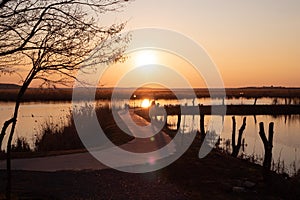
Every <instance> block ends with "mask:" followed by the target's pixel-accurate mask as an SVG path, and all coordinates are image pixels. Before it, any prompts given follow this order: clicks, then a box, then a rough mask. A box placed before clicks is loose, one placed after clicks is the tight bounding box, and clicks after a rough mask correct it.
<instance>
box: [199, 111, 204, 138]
mask: <svg viewBox="0 0 300 200" xmlns="http://www.w3.org/2000/svg"><path fill="white" fill-rule="evenodd" d="M204 118H205V115H204V114H200V133H201V136H203V137H204V136H205V128H204Z"/></svg>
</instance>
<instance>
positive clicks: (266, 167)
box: [259, 122, 274, 180]
mask: <svg viewBox="0 0 300 200" xmlns="http://www.w3.org/2000/svg"><path fill="white" fill-rule="evenodd" d="M273 135H274V123H273V122H271V123H270V124H269V139H267V137H266V134H265V130H264V123H263V122H261V123H259V136H260V138H261V140H262V142H263V144H264V149H265V157H264V162H263V175H264V178H265V180H266V179H268V178H269V173H270V169H271V162H272V148H273Z"/></svg>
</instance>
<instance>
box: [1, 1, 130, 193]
mask: <svg viewBox="0 0 300 200" xmlns="http://www.w3.org/2000/svg"><path fill="white" fill-rule="evenodd" d="M124 2H127V1H124V0H123V1H121V0H23V1H21V0H6V1H5V0H3V1H1V2H0V58H1V60H0V73H1V72H2V73H14V72H16V73H17V72H18V70H19V69H20V68H19V67H21V68H22V69H26V70H27V76H26V78H25V79H24V80H23V81H22V86H21V88H20V90H19V93H18V96H17V100H16V104H15V108H14V112H13V116H12V118H10V119H8V120H7V121H5V123H4V125H3V128H2V130H1V134H0V147H1V146H2V142H3V138H4V136H5V135H6V131H7V129H8V127H9V126H11V129H10V133H9V135H8V143H7V172H8V184H7V186H8V188H7V198H8V199H10V187H11V162H10V153H11V143H12V139H13V135H14V131H15V126H16V123H17V118H18V111H19V107H20V103H21V102H22V97H23V95H24V93H25V92H26V90H27V88H28V87H29V85H30V84H31V83H32V81H33V80H35V79H39V80H42V84H54V85H56V84H68V83H69V82H72V80H73V79H74V78H75V76H74V73H75V72H76V71H77V70H78V69H80V67H81V66H82V63H83V62H85V61H86V60H90V59H93V60H94V63H108V62H115V61H117V60H119V59H120V58H121V57H122V53H123V51H124V50H125V47H126V43H127V42H128V38H127V37H121V36H120V32H121V31H122V30H123V28H124V26H125V23H121V24H113V25H110V26H108V27H101V26H100V25H99V23H98V21H97V20H96V17H97V15H99V14H102V13H105V12H107V11H116V10H118V9H120V8H121V7H123V6H124V4H123V3H124ZM95 47H97V51H100V52H101V53H100V54H99V53H98V54H97V55H101V56H91V53H92V52H93V50H94V49H95Z"/></svg>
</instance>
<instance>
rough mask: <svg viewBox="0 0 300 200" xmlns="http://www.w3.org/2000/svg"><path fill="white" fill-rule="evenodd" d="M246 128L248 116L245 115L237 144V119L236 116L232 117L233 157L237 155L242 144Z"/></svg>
mask: <svg viewBox="0 0 300 200" xmlns="http://www.w3.org/2000/svg"><path fill="white" fill-rule="evenodd" d="M245 128H246V117H244V119H243V124H242V126H241V128H240V130H239V136H238V141H237V144H236V143H235V129H236V121H235V117H234V116H233V117H232V154H231V155H232V156H233V157H237V156H238V154H239V151H240V148H241V145H242V136H243V132H244V130H245Z"/></svg>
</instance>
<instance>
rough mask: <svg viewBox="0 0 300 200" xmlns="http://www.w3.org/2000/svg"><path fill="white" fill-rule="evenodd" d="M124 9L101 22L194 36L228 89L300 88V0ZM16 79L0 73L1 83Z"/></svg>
mask: <svg viewBox="0 0 300 200" xmlns="http://www.w3.org/2000/svg"><path fill="white" fill-rule="evenodd" d="M123 10H124V11H123V12H117V13H112V14H108V15H105V16H103V17H101V19H102V21H101V23H103V24H111V23H116V22H121V21H125V20H128V24H127V27H126V30H134V29H136V28H141V27H159V28H166V29H170V30H173V31H177V32H179V33H182V34H184V35H186V36H188V37H190V38H192V39H193V40H195V41H196V42H197V43H199V44H200V45H201V46H203V47H204V48H205V50H206V51H207V53H208V54H209V56H210V57H211V58H212V60H213V61H214V63H215V64H216V65H217V67H218V69H219V71H220V73H221V75H222V78H223V81H224V84H225V87H243V86H270V85H274V86H287V87H299V86H300V79H299V74H300V73H299V72H300V20H299V19H300V12H299V10H300V1H299V0H284V1H283V0H263V1H262V0H251V1H240V0H226V1H224V0H189V1H182V0H163V1H161V0H151V1H149V0H136V1H135V2H133V3H131V4H130V5H128V6H127V7H125V8H124V9H123ZM164 56H165V58H164ZM168 56H169V57H168ZM157 57H158V62H160V63H162V64H163V63H164V62H165V61H166V60H168V61H166V62H167V64H168V65H170V66H172V67H174V68H176V69H177V70H179V71H180V70H181V73H183V74H184V75H185V76H187V78H188V79H189V80H190V82H191V84H192V85H193V86H194V87H201V86H205V85H204V83H203V81H202V80H200V79H201V77H198V76H197V75H195V73H193V72H192V71H185V70H184V69H185V66H186V65H188V64H187V63H184V61H182V60H181V61H179V60H177V61H174V60H176V58H174V57H173V59H174V60H172V59H171V57H172V56H171V57H170V55H164V54H163V53H162V54H161V55H159V56H157ZM179 64H180V65H179ZM122 67H123V68H124V69H121V68H122ZM129 68H130V66H128V65H125V64H123V65H119V66H118V68H114V67H112V69H108V72H109V71H110V72H111V73H107V74H106V76H105V77H103V79H102V80H101V81H102V82H103V83H104V84H105V85H106V86H112V85H113V84H114V83H115V82H116V81H117V79H118V77H119V76H120V75H121V74H122V72H123V73H124V72H125V71H126V70H128V69H129ZM198 78H199V80H200V81H199V80H198ZM16 80H17V79H16V77H14V76H10V77H7V76H1V77H0V82H16Z"/></svg>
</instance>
